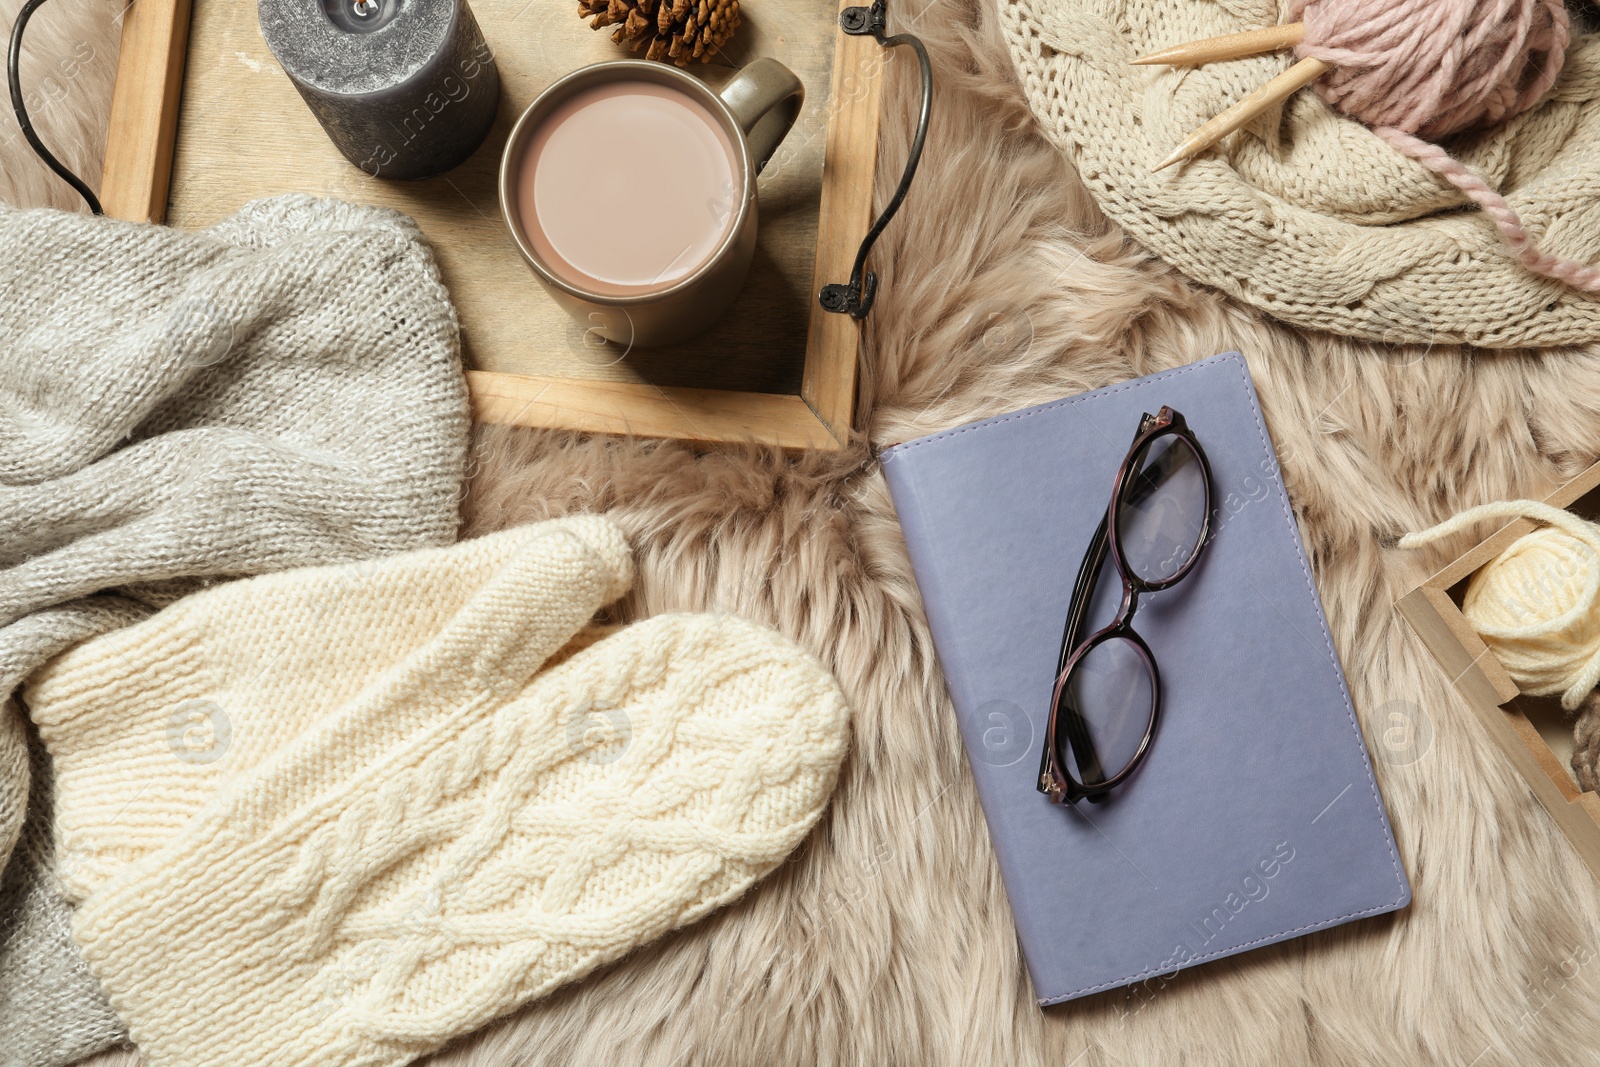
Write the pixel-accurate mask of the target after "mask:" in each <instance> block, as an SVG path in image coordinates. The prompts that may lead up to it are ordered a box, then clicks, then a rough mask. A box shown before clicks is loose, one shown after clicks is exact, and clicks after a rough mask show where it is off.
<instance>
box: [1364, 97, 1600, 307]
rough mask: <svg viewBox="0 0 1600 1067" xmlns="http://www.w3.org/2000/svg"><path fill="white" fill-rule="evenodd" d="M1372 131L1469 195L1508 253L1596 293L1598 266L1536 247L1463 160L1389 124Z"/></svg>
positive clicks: (1599, 289)
mask: <svg viewBox="0 0 1600 1067" xmlns="http://www.w3.org/2000/svg"><path fill="white" fill-rule="evenodd" d="M1372 132H1373V133H1376V134H1377V135H1378V136H1379V137H1381V138H1383V140H1384V141H1385V142H1387V143H1388V144H1389V145H1390V146H1392V147H1393V148H1395V149H1396V150H1398V151H1399V152H1401V153H1403V154H1405V155H1407V156H1410V157H1411V158H1412V159H1414V160H1416V161H1417V162H1418V163H1421V164H1422V165H1423V166H1424V167H1427V168H1428V169H1429V170H1431V171H1433V172H1434V173H1435V174H1437V175H1439V177H1441V178H1443V179H1444V180H1445V181H1447V182H1449V183H1450V184H1451V185H1453V186H1455V187H1456V188H1457V189H1460V190H1461V191H1462V192H1463V193H1465V194H1466V195H1467V196H1468V197H1470V198H1471V199H1472V200H1473V201H1474V202H1475V203H1476V204H1477V205H1478V206H1479V207H1480V208H1482V209H1483V212H1484V214H1486V215H1488V216H1489V218H1490V220H1491V221H1493V223H1494V225H1495V228H1496V229H1498V230H1499V231H1500V236H1501V237H1502V238H1504V239H1505V243H1506V244H1507V245H1508V246H1509V247H1510V249H1511V251H1512V253H1513V254H1514V255H1515V256H1516V257H1517V258H1518V259H1519V260H1521V261H1522V263H1523V265H1524V266H1526V267H1527V268H1528V269H1529V270H1531V271H1533V272H1534V273H1535V274H1542V275H1544V276H1545V277H1547V278H1554V279H1555V280H1557V281H1559V282H1564V283H1566V284H1567V285H1570V286H1572V287H1573V288H1574V289H1581V290H1583V291H1584V292H1588V293H1600V267H1593V266H1590V265H1589V264H1587V263H1581V262H1578V261H1577V260H1572V259H1562V258H1561V257H1559V256H1554V255H1551V254H1550V253H1548V252H1541V251H1539V250H1538V249H1537V248H1536V247H1534V244H1533V239H1532V238H1531V237H1529V236H1528V231H1527V229H1526V228H1525V227H1524V226H1523V225H1522V217H1521V216H1520V215H1518V214H1517V212H1516V210H1515V209H1514V208H1512V206H1511V205H1510V204H1508V203H1506V198H1505V197H1503V196H1501V195H1500V194H1499V193H1497V192H1496V191H1495V190H1494V189H1493V188H1491V187H1490V185H1489V183H1488V182H1486V181H1484V180H1483V179H1482V178H1480V177H1478V175H1476V174H1474V173H1473V172H1472V170H1471V169H1470V168H1469V167H1467V166H1466V164H1464V163H1462V162H1460V161H1459V160H1457V159H1455V158H1453V157H1452V156H1451V155H1450V153H1448V152H1446V151H1445V150H1444V149H1442V148H1440V147H1439V146H1438V145H1436V144H1430V143H1429V142H1427V141H1424V140H1422V139H1421V138H1418V137H1415V136H1413V135H1412V134H1409V133H1406V132H1405V131H1404V130H1399V129H1396V128H1394V127H1393V126H1379V127H1376V128H1374V129H1373V131H1372Z"/></svg>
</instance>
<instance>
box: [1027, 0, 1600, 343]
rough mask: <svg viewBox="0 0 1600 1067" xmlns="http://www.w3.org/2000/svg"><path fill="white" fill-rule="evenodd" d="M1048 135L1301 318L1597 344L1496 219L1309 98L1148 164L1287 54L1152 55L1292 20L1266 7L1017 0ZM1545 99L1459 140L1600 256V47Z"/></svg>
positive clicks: (1536, 232)
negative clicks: (1517, 252) (1174, 61)
mask: <svg viewBox="0 0 1600 1067" xmlns="http://www.w3.org/2000/svg"><path fill="white" fill-rule="evenodd" d="M1000 12H1001V20H1002V23H1003V24H1004V27H1005V32H1006V39H1007V44H1008V46H1009V48H1010V51H1011V57H1012V61H1013V62H1014V63H1015V65H1016V69H1017V73H1018V75H1019V76H1020V78H1021V80H1022V83H1023V88H1024V90H1025V92H1026V94H1027V97H1028V102H1029V105H1030V106H1031V108H1032V109H1033V112H1034V115H1035V116H1036V117H1037V118H1038V120H1039V123H1040V125H1041V126H1042V127H1043V129H1044V132H1045V134H1046V136H1047V137H1049V138H1050V139H1051V140H1052V141H1053V142H1054V143H1055V144H1056V145H1057V146H1058V147H1060V148H1061V149H1062V151H1064V152H1065V153H1066V154H1067V155H1068V157H1069V158H1070V159H1071V160H1072V162H1073V164H1074V165H1075V166H1076V168H1077V170H1078V173H1079V174H1080V175H1081V176H1082V178H1083V181H1084V184H1085V185H1086V186H1087V188H1088V189H1089V191H1090V193H1091V194H1093V196H1094V197H1095V199H1096V200H1097V201H1098V203H1099V205H1100V207H1101V209H1102V210H1104V211H1105V213H1106V214H1107V215H1109V216H1110V217H1111V218H1112V219H1113V220H1115V221H1116V222H1117V223H1119V224H1120V225H1121V226H1123V227H1124V228H1125V229H1126V230H1127V231H1128V232H1129V233H1130V234H1131V235H1132V236H1134V237H1135V238H1137V239H1138V240H1139V241H1140V243H1142V244H1144V245H1145V246H1146V247H1147V248H1149V249H1150V250H1151V251H1152V252H1154V253H1156V254H1157V255H1159V256H1161V257H1162V258H1163V259H1165V260H1167V261H1168V262H1169V263H1171V264H1173V265H1174V266H1176V267H1178V268H1179V269H1181V270H1182V271H1184V272H1185V273H1186V274H1188V275H1189V276H1190V277H1193V278H1195V279H1197V280H1199V281H1202V282H1205V283H1206V284H1208V285H1213V286H1215V287H1217V288H1218V289H1221V290H1222V291H1224V292H1226V293H1228V294H1229V295H1231V296H1234V297H1237V298H1239V299H1240V300H1244V301H1247V302H1249V303H1250V304H1253V305H1255V306H1256V307H1258V308H1260V309H1261V310H1263V311H1265V312H1267V313H1269V314H1271V315H1274V316H1276V317H1277V318H1279V319H1281V320H1283V321H1285V322H1288V323H1291V324H1293V325H1296V326H1301V327H1307V328H1310V329H1315V330H1326V331H1331V332H1333V333H1338V334H1342V335H1345V336H1350V337H1358V338H1363V339H1367V340H1375V341H1386V342H1389V343H1421V344H1431V343H1458V342H1459V343H1469V344H1474V345H1481V346H1484V347H1489V348H1516V347H1524V346H1534V345H1540V346H1544V345H1563V344H1574V343H1578V342H1582V341H1585V340H1590V339H1593V338H1594V337H1596V336H1600V297H1596V296H1593V295H1586V294H1583V293H1579V292H1577V291H1575V290H1572V289H1570V288H1567V287H1566V286H1564V285H1562V284H1560V283H1559V282H1554V281H1551V280H1550V279H1547V278H1543V277H1540V276H1538V275H1535V274H1532V273H1530V272H1529V271H1528V270H1527V269H1526V268H1524V267H1523V266H1522V265H1521V264H1520V263H1518V262H1517V261H1516V260H1514V259H1513V258H1512V257H1511V256H1510V254H1509V253H1508V252H1507V251H1506V250H1505V248H1504V246H1503V245H1502V243H1501V240H1500V237H1499V235H1498V234H1497V233H1496V231H1495V229H1494V227H1493V225H1492V224H1491V223H1490V222H1489V220H1488V219H1487V218H1485V217H1483V216H1482V215H1481V214H1480V213H1479V212H1477V211H1476V210H1475V209H1466V208H1464V207H1463V205H1465V204H1466V199H1465V197H1464V196H1462V195H1461V194H1460V193H1459V192H1457V191H1456V190H1455V189H1453V188H1452V187H1451V186H1449V185H1447V184H1446V183H1445V182H1444V181H1443V180H1442V179H1440V178H1438V177H1436V176H1435V175H1434V174H1433V173H1431V172H1430V171H1428V170H1427V169H1425V168H1424V167H1422V166H1421V165H1420V164H1418V163H1416V162H1413V161H1412V160H1410V159H1407V158H1405V157H1404V156H1402V155H1400V154H1399V153H1397V152H1396V151H1394V149H1392V148H1390V147H1389V146H1388V145H1386V144H1384V143H1383V142H1382V141H1380V140H1379V139H1378V138H1377V137H1376V136H1375V135H1374V134H1373V133H1372V132H1371V131H1369V130H1368V129H1367V128H1366V127H1365V126H1363V125H1361V124H1360V123H1359V122H1356V121H1355V120H1353V119H1350V118H1346V117H1344V116H1342V115H1341V114H1339V113H1338V112H1337V111H1335V110H1334V109H1333V108H1331V107H1330V106H1329V105H1328V104H1327V103H1326V102H1324V101H1323V100H1322V98H1321V97H1319V96H1317V95H1316V93H1314V92H1310V91H1302V92H1299V93H1296V94H1295V95H1294V96H1293V97H1292V98H1291V99H1290V100H1289V101H1288V103H1287V104H1286V105H1285V106H1284V107H1282V108H1280V109H1276V110H1274V111H1271V112H1269V113H1268V114H1266V115H1264V116H1262V117H1261V118H1260V119H1258V120H1256V122H1255V123H1254V124H1252V125H1251V126H1249V127H1247V128H1246V129H1245V130H1243V131H1241V132H1240V133H1238V134H1236V135H1234V136H1233V137H1231V138H1229V139H1227V140H1226V141H1224V142H1223V143H1222V144H1221V145H1220V146H1218V147H1217V148H1216V149H1213V150H1211V151H1209V152H1206V153H1204V154H1202V155H1201V156H1199V157H1197V158H1196V159H1194V160H1193V161H1191V162H1190V163H1188V164H1186V165H1182V166H1178V167H1172V168H1169V169H1167V170H1163V171H1160V172H1158V173H1152V172H1151V169H1150V168H1151V167H1152V166H1153V165H1154V164H1155V163H1156V162H1157V161H1158V160H1160V159H1162V158H1163V157H1165V156H1166V155H1167V153H1168V152H1170V151H1171V150H1172V149H1173V148H1174V147H1175V146H1177V145H1178V144H1179V143H1181V142H1182V141H1183V139H1184V138H1185V137H1187V136H1188V134H1189V133H1191V132H1192V131H1193V130H1194V129H1195V128H1196V127H1198V126H1199V125H1200V124H1201V123H1203V122H1205V121H1206V120H1207V119H1208V118H1210V117H1211V116H1213V115H1215V114H1217V113H1218V112H1220V111H1222V110H1223V109H1224V108H1226V107H1227V106H1229V105H1230V104H1232V103H1234V102H1235V101H1237V100H1239V99H1240V98H1241V97H1243V96H1245V95H1246V94H1248V93H1249V92H1251V91H1252V90H1253V89H1255V88H1257V87H1258V86H1260V85H1261V84H1263V83H1264V82H1266V81H1267V80H1268V79H1269V78H1271V77H1272V76H1273V75H1275V74H1277V73H1279V72H1280V71H1282V70H1283V69H1285V68H1286V67H1287V66H1288V65H1289V64H1290V63H1291V62H1293V57H1292V56H1290V55H1289V53H1287V52H1283V53H1278V54H1275V55H1266V56H1258V57H1254V58H1250V59H1243V60H1234V61H1230V62H1226V63H1213V64H1210V65H1208V66H1204V67H1198V68H1165V67H1143V66H1132V65H1130V64H1129V60H1131V59H1133V58H1134V57H1136V56H1139V55H1142V54H1144V53H1146V52H1150V51H1154V50H1155V49H1157V48H1162V47H1165V46H1168V45H1173V44H1179V43H1181V42H1184V41H1191V40H1195V39H1197V38H1201V37H1208V36H1213V35H1216V34H1223V33H1235V32H1238V31H1240V30H1248V29H1255V28H1259V27H1261V26H1267V25H1272V24H1275V23H1277V22H1278V21H1280V12H1279V8H1278V5H1277V4H1276V3H1273V2H1270V0H1269V2H1262V0H1000ZM1574 41H1575V43H1574V46H1573V48H1572V50H1571V52H1570V54H1569V56H1568V59H1567V63H1566V66H1565V68H1564V69H1563V71H1562V73H1561V77H1560V80H1559V81H1558V82H1557V83H1556V86H1555V88H1554V89H1553V90H1552V92H1551V94H1550V96H1549V97H1548V98H1547V99H1546V101H1545V103H1543V104H1542V105H1540V106H1539V107H1537V108H1535V109H1534V110H1533V111H1531V112H1529V113H1527V114H1525V115H1522V116H1520V117H1518V118H1517V119H1515V120H1513V121H1512V122H1510V123H1507V124H1506V125H1504V126H1503V127H1501V128H1499V129H1497V130H1494V131H1491V132H1488V133H1479V134H1465V135H1461V136H1459V137H1454V138H1450V139H1448V140H1447V141H1446V142H1445V147H1446V148H1447V149H1448V150H1449V151H1450V152H1451V154H1452V155H1454V156H1455V157H1456V158H1457V159H1460V160H1461V161H1462V162H1464V163H1465V164H1467V165H1468V166H1470V167H1472V168H1473V169H1474V170H1476V171H1477V172H1478V173H1479V174H1481V175H1482V176H1483V177H1484V178H1485V179H1486V180H1487V181H1488V182H1489V183H1490V184H1491V185H1493V186H1495V187H1496V188H1498V189H1499V190H1500V191H1501V192H1502V193H1503V194H1504V195H1505V197H1506V199H1507V201H1508V202H1509V203H1510V204H1511V206H1512V207H1513V208H1515V209H1516V210H1517V212H1518V213H1520V214H1521V216H1522V218H1523V221H1524V222H1525V223H1526V225H1527V227H1528V230H1529V233H1530V234H1532V236H1533V237H1534V240H1535V241H1536V242H1537V243H1538V245H1539V246H1540V247H1541V248H1542V249H1544V250H1546V251H1549V252H1553V253H1556V254H1558V255H1561V256H1567V257H1572V258H1576V259H1587V260H1593V259H1595V258H1596V257H1597V256H1600V106H1597V103H1596V101H1597V100H1600V37H1597V36H1595V35H1592V34H1591V35H1583V34H1578V35H1576V36H1575V38H1574Z"/></svg>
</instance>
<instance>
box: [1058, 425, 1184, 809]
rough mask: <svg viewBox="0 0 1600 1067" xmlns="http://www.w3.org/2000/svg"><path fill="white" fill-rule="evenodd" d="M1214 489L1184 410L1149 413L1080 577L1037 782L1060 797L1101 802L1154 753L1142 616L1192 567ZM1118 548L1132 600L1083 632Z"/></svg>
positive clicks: (1154, 693) (1152, 666) (1150, 668)
mask: <svg viewBox="0 0 1600 1067" xmlns="http://www.w3.org/2000/svg"><path fill="white" fill-rule="evenodd" d="M1211 495H1212V485H1211V463H1210V461H1209V460H1207V459H1206V453H1205V449H1203V448H1201V447H1200V442H1199V441H1198V440H1196V439H1195V436H1194V434H1193V433H1192V432H1191V431H1190V430H1189V426H1188V423H1186V422H1185V421H1184V418H1183V416H1182V415H1181V414H1180V413H1178V412H1176V411H1174V410H1172V409H1171V408H1168V407H1164V408H1162V409H1161V410H1160V411H1159V412H1158V413H1156V414H1154V415H1150V414H1148V413H1147V414H1146V415H1145V416H1144V417H1143V418H1142V419H1141V420H1140V421H1139V430H1138V432H1137V433H1136V434H1134V437H1133V444H1132V445H1131V446H1129V448H1128V454H1127V456H1126V457H1125V458H1124V459H1123V461H1122V466H1121V467H1119V468H1118V469H1117V480H1116V486H1115V489H1114V490H1113V492H1112V495H1111V503H1110V505H1109V506H1107V508H1106V513H1105V515H1104V516H1103V517H1102V518H1101V519H1100V526H1099V528H1098V529H1097V530H1095V533H1094V537H1093V539H1091V540H1090V542H1089V549H1088V551H1087V552H1086V553H1085V554H1084V557H1083V563H1082V564H1081V565H1080V566H1079V568H1078V578H1077V582H1076V583H1075V584H1074V585H1073V588H1072V602H1071V606H1070V607H1069V608H1068V611H1067V623H1066V627H1065V629H1064V630H1063V632H1062V635H1061V654H1060V657H1059V658H1058V659H1057V661H1056V684H1055V689H1054V691H1053V692H1052V694H1051V697H1050V718H1049V723H1048V725H1047V726H1046V728H1045V735H1044V753H1043V755H1042V757H1041V759H1040V763H1039V781H1038V788H1039V792H1041V793H1044V794H1045V795H1046V796H1048V797H1049V798H1050V801H1051V802H1052V803H1055V804H1074V803H1077V801H1079V800H1081V799H1085V798H1087V799H1088V800H1089V801H1090V802H1091V803H1101V802H1103V801H1104V800H1105V799H1106V797H1107V794H1109V793H1110V791H1111V790H1112V789H1113V788H1115V787H1116V786H1117V785H1119V784H1121V783H1122V782H1123V781H1125V780H1126V779H1127V778H1128V776H1129V775H1131V774H1132V773H1133V772H1134V769H1135V768H1137V767H1138V766H1139V764H1140V763H1141V762H1142V761H1143V760H1144V756H1145V753H1146V752H1147V751H1148V750H1149V748H1150V739H1151V738H1152V737H1154V736H1155V731H1156V722H1157V720H1158V719H1159V718H1160V715H1161V672H1160V670H1158V669H1157V667H1156V660H1155V656H1154V655H1152V654H1151V652H1150V646H1149V645H1147V644H1145V642H1144V638H1142V637H1140V636H1139V634H1138V633H1137V632H1136V631H1135V630H1134V629H1133V617H1134V615H1135V614H1136V613H1137V612H1138V610H1139V595H1140V594H1141V593H1154V592H1159V591H1160V590H1162V589H1170V588H1171V587H1172V586H1174V585H1176V584H1177V583H1179V582H1181V581H1182V580H1183V579H1184V578H1185V577H1187V576H1188V574H1189V572H1190V571H1192V570H1193V569H1194V565H1195V563H1196V562H1197V561H1198V560H1199V559H1200V554H1201V552H1202V551H1203V550H1204V548H1205V545H1206V538H1207V535H1208V534H1209V533H1210V530H1211ZM1108 549H1109V550H1110V552H1111V559H1112V561H1113V562H1114V563H1115V565H1116V568H1117V573H1118V574H1120V575H1121V576H1122V605H1121V607H1119V608H1118V609H1117V614H1116V618H1114V619H1112V621H1111V623H1110V624H1109V625H1108V626H1106V627H1105V628H1104V629H1101V630H1099V631H1097V632H1096V633H1094V634H1093V635H1092V636H1090V637H1089V638H1088V639H1087V640H1082V639H1081V638H1080V635H1081V633H1082V630H1083V627H1084V624H1085V622H1086V618H1087V616H1088V613H1089V606H1090V602H1091V601H1092V600H1093V599H1094V591H1095V587H1096V585H1097V584H1098V582H1099V578H1100V570H1101V568H1102V567H1103V566H1104V565H1105V560H1106V552H1107V550H1108ZM1069 753H1070V756H1071V759H1070V767H1069V760H1068V754H1069ZM1071 768H1075V770H1074V769H1071Z"/></svg>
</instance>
